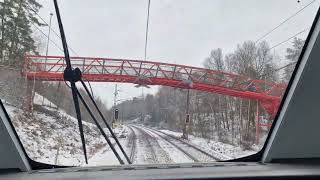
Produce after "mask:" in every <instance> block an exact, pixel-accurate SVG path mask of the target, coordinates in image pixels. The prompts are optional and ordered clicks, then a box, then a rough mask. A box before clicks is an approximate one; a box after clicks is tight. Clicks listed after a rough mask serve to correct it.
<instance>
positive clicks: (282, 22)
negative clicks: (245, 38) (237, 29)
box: [255, 0, 317, 43]
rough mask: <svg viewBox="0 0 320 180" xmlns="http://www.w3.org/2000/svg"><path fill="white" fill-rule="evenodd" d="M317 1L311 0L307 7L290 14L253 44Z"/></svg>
mask: <svg viewBox="0 0 320 180" xmlns="http://www.w3.org/2000/svg"><path fill="white" fill-rule="evenodd" d="M316 1H317V0H312V1H311V2H310V3H308V4H307V5H305V6H303V7H302V8H301V9H299V10H298V11H296V12H295V13H294V14H292V15H291V16H289V17H287V18H286V19H284V20H283V21H281V23H280V24H278V25H277V26H275V27H274V28H272V29H271V30H269V31H268V32H266V33H265V34H263V35H262V36H260V37H259V38H258V39H257V40H256V41H255V43H257V42H259V41H260V40H262V39H263V38H265V37H267V36H268V35H269V34H271V33H272V32H273V31H275V30H276V29H278V28H279V27H281V26H282V25H283V24H285V23H286V22H288V21H289V20H290V19H292V18H293V17H295V16H297V15H298V14H299V13H301V12H302V11H303V10H305V9H306V8H307V7H309V6H310V5H311V4H313V3H314V2H316Z"/></svg>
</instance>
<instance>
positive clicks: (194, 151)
mask: <svg viewBox="0 0 320 180" xmlns="http://www.w3.org/2000/svg"><path fill="white" fill-rule="evenodd" d="M143 128H144V129H146V130H149V131H151V132H152V133H154V134H157V135H158V136H159V137H161V138H162V139H164V140H165V141H167V142H168V143H170V144H171V145H173V146H174V147H176V148H177V149H178V150H180V151H181V152H182V153H184V154H185V155H186V156H188V157H189V158H190V159H192V160H193V161H194V162H203V161H211V160H214V161H220V159H219V158H217V157H215V156H213V155H211V154H209V153H208V152H206V151H203V150H202V149H200V148H198V147H196V146H195V145H193V144H190V143H188V142H185V141H183V140H181V139H180V138H177V137H175V136H173V135H170V134H167V133H164V132H162V131H159V130H155V129H150V128H146V127H143ZM188 150H189V151H188Z"/></svg>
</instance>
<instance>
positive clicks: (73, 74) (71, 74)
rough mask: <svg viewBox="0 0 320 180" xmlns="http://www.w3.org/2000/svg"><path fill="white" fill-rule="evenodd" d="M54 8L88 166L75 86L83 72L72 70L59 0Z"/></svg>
mask: <svg viewBox="0 0 320 180" xmlns="http://www.w3.org/2000/svg"><path fill="white" fill-rule="evenodd" d="M54 7H55V10H56V14H57V20H58V25H59V30H60V35H61V41H62V46H63V51H64V56H65V60H66V65H67V67H66V69H65V70H64V79H65V80H67V81H69V82H70V85H71V91H72V97H73V102H74V107H75V110H76V114H77V120H78V125H79V131H80V137H81V143H82V148H83V153H84V157H85V161H86V164H88V158H87V150H86V143H85V139H84V133H83V125H82V121H81V113H80V106H79V101H78V96H77V91H76V85H75V82H76V81H77V80H78V79H79V78H81V72H80V74H76V73H77V72H76V70H73V69H72V66H71V62H70V56H69V51H68V45H67V41H66V37H65V34H64V30H63V25H62V21H61V16H60V12H59V7H58V3H57V0H54ZM77 75H78V76H77Z"/></svg>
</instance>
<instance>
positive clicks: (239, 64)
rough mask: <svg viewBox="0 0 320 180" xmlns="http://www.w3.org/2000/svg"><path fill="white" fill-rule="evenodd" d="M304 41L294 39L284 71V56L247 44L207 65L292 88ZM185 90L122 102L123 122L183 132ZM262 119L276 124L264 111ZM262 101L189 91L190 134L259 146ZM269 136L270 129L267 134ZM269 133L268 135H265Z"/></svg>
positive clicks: (213, 55)
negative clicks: (257, 134) (279, 62)
mask: <svg viewBox="0 0 320 180" xmlns="http://www.w3.org/2000/svg"><path fill="white" fill-rule="evenodd" d="M303 45H304V40H302V39H298V38H295V39H294V40H293V42H292V47H290V48H287V49H286V55H285V57H286V59H287V61H288V64H292V65H290V66H287V67H285V68H283V69H282V70H279V68H281V67H279V66H277V65H276V63H275V62H276V61H277V60H279V57H278V56H277V55H276V54H275V53H274V52H273V51H270V46H269V45H268V43H267V42H266V41H262V42H260V43H257V44H255V43H254V42H252V41H246V42H244V43H242V44H239V45H237V47H236V48H235V50H234V51H233V52H232V53H229V54H223V51H222V49H220V48H217V49H213V50H212V51H211V52H210V54H209V56H208V57H207V58H206V59H205V60H204V61H203V66H204V67H205V68H208V69H212V70H218V71H224V72H230V73H235V74H240V75H245V76H249V77H251V78H252V79H261V80H264V81H269V82H277V83H287V82H288V81H289V79H290V77H291V74H292V72H293V68H294V67H295V66H294V64H295V62H296V61H297V60H298V57H299V55H300V53H301V50H302V47H303ZM187 91H188V90H186V89H175V88H171V87H160V88H159V90H158V92H157V93H156V94H155V95H152V94H147V95H146V96H145V97H143V98H142V97H137V98H134V99H132V100H127V101H124V102H122V103H120V104H119V105H118V106H117V108H118V109H119V111H120V117H122V119H124V120H132V119H135V118H138V119H142V120H143V122H144V123H146V124H149V125H152V126H162V127H165V128H169V129H171V130H174V131H180V132H181V131H182V128H183V126H184V121H185V115H186V101H187V100H186V99H187ZM259 108H260V109H259V110H260V111H261V115H262V116H264V117H263V118H266V119H267V120H269V122H272V119H271V118H270V117H269V116H268V114H267V113H266V112H265V111H264V110H263V109H262V108H261V107H259ZM256 112H257V102H256V101H254V100H248V99H241V98H236V97H231V96H226V95H219V94H214V93H208V92H201V91H196V90H190V114H191V122H190V125H189V129H188V132H189V133H191V134H194V135H196V136H200V137H204V138H207V139H215V140H219V141H221V142H226V143H230V144H235V145H240V146H242V147H244V148H250V147H251V146H252V145H253V144H254V143H255V131H256V115H257V113H256ZM265 131H267V129H266V130H265ZM265 134H266V133H265Z"/></svg>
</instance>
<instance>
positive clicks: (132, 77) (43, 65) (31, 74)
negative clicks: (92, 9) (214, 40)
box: [23, 55, 286, 116]
mask: <svg viewBox="0 0 320 180" xmlns="http://www.w3.org/2000/svg"><path fill="white" fill-rule="evenodd" d="M71 63H72V66H73V67H74V68H76V67H78V68H79V69H80V70H81V71H82V75H83V78H84V79H85V80H88V81H93V82H122V83H133V84H138V85H163V86H170V87H175V88H185V89H187V88H190V89H195V90H199V91H206V92H212V93H218V94H223V95H229V96H233V97H240V98H246V99H254V100H258V101H259V102H260V103H261V105H262V106H263V107H264V109H265V110H266V111H267V112H268V113H269V114H270V115H272V116H274V115H275V114H276V112H277V109H278V106H279V104H280V100H281V97H282V95H283V92H284V90H285V88H286V85H284V84H277V83H274V82H266V81H263V80H256V79H251V78H250V77H246V76H242V75H237V74H232V73H226V72H221V71H215V70H210V69H205V68H199V67H192V66H185V65H179V64H169V63H160V62H153V61H141V60H128V59H111V58H90V57H71ZM65 67H66V64H65V59H64V57H61V56H47V57H46V56H33V55H27V56H25V65H24V70H23V74H24V75H25V76H26V77H27V78H29V79H33V78H35V79H37V80H42V81H63V71H64V69H65Z"/></svg>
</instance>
